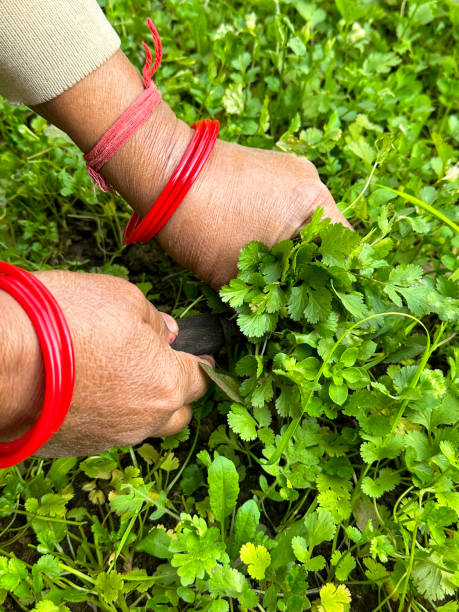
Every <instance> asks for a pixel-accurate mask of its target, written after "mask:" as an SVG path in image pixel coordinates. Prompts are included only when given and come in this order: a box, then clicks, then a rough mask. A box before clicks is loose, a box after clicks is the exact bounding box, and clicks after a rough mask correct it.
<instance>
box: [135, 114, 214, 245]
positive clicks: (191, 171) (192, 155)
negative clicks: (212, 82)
mask: <svg viewBox="0 0 459 612" xmlns="http://www.w3.org/2000/svg"><path fill="white" fill-rule="evenodd" d="M192 127H193V128H194V129H195V130H196V131H195V134H194V136H193V138H192V140H191V142H190V144H189V145H188V148H187V149H186V151H185V154H184V155H183V157H182V159H181V161H180V163H179V165H178V166H177V169H176V170H175V172H174V174H173V175H172V177H171V178H170V180H169V182H168V183H167V185H166V187H165V188H164V189H163V191H162V192H161V194H160V196H159V197H158V199H157V200H156V202H155V203H154V204H153V206H152V207H151V208H150V210H149V212H148V214H147V215H146V217H145V218H144V219H143V220H142V219H141V218H140V217H139V216H138V215H137V214H136V213H134V214H133V215H132V217H131V219H130V220H129V224H128V226H127V227H126V231H125V232H124V243H125V244H132V243H133V242H148V241H149V240H151V238H153V236H155V235H156V234H157V233H158V232H159V230H160V229H161V228H162V227H164V225H165V224H166V223H167V222H168V221H169V219H170V218H171V217H172V215H173V214H174V212H175V211H176V210H177V208H178V206H179V205H180V203H181V202H182V200H183V199H184V197H185V196H186V194H187V193H188V191H189V190H190V188H191V186H192V185H193V183H194V182H195V180H196V179H197V177H198V175H199V173H200V171H201V169H202V167H203V166H204V164H205V163H206V161H207V159H208V157H209V155H210V153H211V151H212V149H213V146H214V144H215V141H216V140H217V136H218V130H219V123H218V121H217V120H214V121H211V120H210V119H204V120H203V121H198V122H197V123H195V124H194V125H193V126H192Z"/></svg>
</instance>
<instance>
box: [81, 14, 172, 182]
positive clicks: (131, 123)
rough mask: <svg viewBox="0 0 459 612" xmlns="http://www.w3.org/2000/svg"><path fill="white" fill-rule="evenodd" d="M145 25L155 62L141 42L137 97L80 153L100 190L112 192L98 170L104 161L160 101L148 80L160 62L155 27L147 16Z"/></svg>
mask: <svg viewBox="0 0 459 612" xmlns="http://www.w3.org/2000/svg"><path fill="white" fill-rule="evenodd" d="M147 25H148V28H149V29H150V32H151V34H152V37H153V43H154V46H155V61H154V64H153V68H151V64H152V61H153V56H152V53H151V51H150V48H149V47H148V45H147V44H146V43H145V42H142V45H143V48H144V49H145V53H146V60H145V66H144V67H143V70H142V74H143V82H144V86H145V89H144V91H143V92H142V93H141V94H140V96H138V97H137V98H136V99H135V100H134V102H133V103H132V104H131V106H129V108H127V109H126V110H125V111H124V113H123V114H122V115H121V116H120V117H119V118H118V119H117V120H116V121H115V123H114V124H113V125H112V126H111V127H110V128H109V129H108V130H107V131H106V132H105V134H104V135H103V136H102V138H101V139H100V140H99V142H98V143H97V144H96V145H95V147H94V148H93V149H91V151H89V153H86V155H85V156H84V159H85V161H86V169H87V171H88V174H89V176H90V177H91V180H92V181H93V183H94V184H95V185H97V186H98V187H99V188H100V189H101V190H102V191H110V192H113V189H112V188H111V187H110V185H109V184H108V183H107V181H106V180H105V178H104V177H103V176H102V174H101V173H100V170H101V169H102V167H103V166H104V165H105V164H106V163H107V162H108V160H109V159H110V158H111V157H112V156H113V155H114V154H115V153H116V152H117V151H118V150H119V149H121V147H122V146H124V145H125V144H126V142H127V141H128V140H129V139H130V138H131V136H132V135H133V134H134V133H135V132H136V131H137V129H138V128H139V127H140V126H141V125H142V124H143V123H145V121H146V120H147V119H148V117H150V115H151V114H152V112H153V111H154V109H155V108H156V106H157V105H158V104H159V102H161V92H160V91H159V90H158V89H157V88H156V86H155V84H154V83H153V82H152V77H153V75H154V74H155V72H156V70H157V69H158V66H159V65H160V63H161V58H162V45H161V39H160V37H159V34H158V30H157V29H156V28H155V26H154V24H153V22H152V20H151V19H150V18H149V17H148V18H147Z"/></svg>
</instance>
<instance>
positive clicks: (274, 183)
mask: <svg viewBox="0 0 459 612" xmlns="http://www.w3.org/2000/svg"><path fill="white" fill-rule="evenodd" d="M318 206H322V207H323V209H324V216H325V217H329V218H330V219H331V221H332V222H333V223H343V224H344V225H347V226H348V227H350V225H349V223H348V222H347V221H346V219H345V218H344V217H343V215H342V214H341V212H340V211H339V209H338V207H337V206H336V204H335V202H334V200H333V197H332V196H331V194H330V192H329V191H328V189H327V188H326V187H325V185H324V184H323V183H322V182H321V181H320V178H319V175H318V173H317V170H316V168H315V166H314V165H313V164H312V163H311V162H309V161H308V160H307V159H305V158H299V157H295V156H293V155H288V154H286V153H278V152H275V151H266V150H262V149H252V148H247V147H243V146H240V145H237V144H232V143H227V142H223V141H217V143H216V146H215V149H214V151H213V152H212V154H211V156H210V158H209V160H208V162H207V165H206V166H205V167H204V169H203V170H202V172H201V175H200V176H199V178H198V179H197V181H196V183H195V184H194V186H193V187H192V189H191V190H190V192H189V193H188V195H187V196H186V198H185V200H184V201H183V202H182V204H181V205H180V207H179V208H178V210H177V211H176V212H175V213H174V215H173V217H172V218H171V219H170V221H169V222H168V223H167V224H166V226H165V227H164V229H163V230H161V232H160V233H159V235H158V239H159V241H160V243H161V244H162V245H163V246H164V248H165V249H166V250H167V251H168V252H169V253H170V254H171V255H172V257H174V259H176V260H177V261H178V262H179V263H181V264H182V265H184V266H185V267H187V268H189V269H191V270H193V272H195V273H196V274H197V275H198V276H199V277H200V278H202V279H203V280H206V281H208V282H209V283H210V284H211V285H213V286H214V287H220V286H221V285H222V284H224V283H225V282H228V281H229V280H230V279H231V278H232V277H234V276H235V275H236V263H237V259H238V255H239V251H240V250H241V248H242V247H244V246H246V245H247V244H248V243H249V242H250V241H251V240H260V241H262V242H264V243H266V244H267V245H268V246H272V245H273V244H275V243H276V242H279V241H280V240H284V239H287V238H291V237H293V236H295V235H296V234H298V232H299V230H300V229H301V228H302V227H303V225H305V224H306V223H307V222H308V220H309V219H310V218H311V216H312V214H313V213H314V211H315V209H316V208H317V207H318Z"/></svg>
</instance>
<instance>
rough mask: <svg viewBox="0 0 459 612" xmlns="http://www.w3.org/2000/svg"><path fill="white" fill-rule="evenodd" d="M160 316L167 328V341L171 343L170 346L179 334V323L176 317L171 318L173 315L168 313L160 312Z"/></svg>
mask: <svg viewBox="0 0 459 612" xmlns="http://www.w3.org/2000/svg"><path fill="white" fill-rule="evenodd" d="M159 314H160V315H161V317H162V318H163V320H164V323H165V324H166V327H167V341H168V342H169V344H172V343H173V342H174V340H175V339H176V338H177V336H178V333H179V326H178V323H177V321H176V320H175V319H174V317H171V315H170V314H167V313H166V312H160V313H159Z"/></svg>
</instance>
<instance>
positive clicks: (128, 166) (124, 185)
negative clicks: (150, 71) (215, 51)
mask: <svg viewBox="0 0 459 612" xmlns="http://www.w3.org/2000/svg"><path fill="white" fill-rule="evenodd" d="M193 133H194V132H193V130H192V129H191V128H190V127H189V126H188V125H186V123H184V122H183V121H180V120H179V119H177V117H176V116H175V114H174V113H173V111H172V110H171V109H170V108H169V106H168V105H167V104H166V103H165V102H161V103H160V104H159V105H158V106H157V108H156V109H155V110H154V112H153V114H152V116H151V117H150V118H149V119H148V120H147V121H146V122H145V123H144V124H143V125H141V126H140V127H139V129H138V130H137V131H136V132H135V134H134V135H133V136H132V137H131V139H130V140H129V142H128V143H126V145H125V146H124V147H123V148H122V149H120V150H119V151H118V152H117V153H115V155H113V157H112V158H111V159H110V160H109V161H108V162H107V163H106V164H105V166H104V167H103V169H102V173H103V175H104V177H105V178H106V179H107V181H108V183H109V184H110V185H112V186H113V187H114V188H115V189H116V190H117V191H118V192H119V193H120V195H121V196H122V197H123V198H124V199H125V200H126V201H127V202H128V204H130V206H132V208H133V209H134V210H135V212H136V213H137V214H138V215H140V216H141V217H144V216H145V215H146V214H147V213H148V211H149V210H150V208H151V207H152V205H153V204H154V202H155V201H156V199H157V198H158V197H159V195H160V194H161V192H162V191H163V189H164V187H165V186H166V184H167V183H168V181H169V179H170V177H171V176H172V174H173V173H174V171H175V169H176V167H177V166H178V164H179V162H180V160H181V158H182V156H183V154H184V152H185V150H186V148H187V146H188V144H189V142H190V141H191V139H192V137H193Z"/></svg>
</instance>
